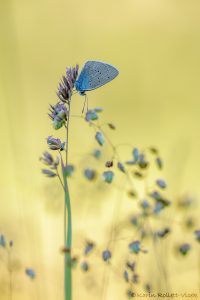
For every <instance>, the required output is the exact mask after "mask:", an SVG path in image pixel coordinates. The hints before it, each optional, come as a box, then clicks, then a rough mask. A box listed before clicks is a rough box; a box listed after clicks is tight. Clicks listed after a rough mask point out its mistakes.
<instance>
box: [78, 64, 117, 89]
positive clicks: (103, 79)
mask: <svg viewBox="0 0 200 300" xmlns="http://www.w3.org/2000/svg"><path fill="white" fill-rule="evenodd" d="M118 74H119V71H118V70H117V69H116V68H115V67H113V66H112V65H110V64H107V63H105V62H100V61H94V60H93V61H87V62H86V63H85V65H84V67H83V69H82V70H81V73H80V75H79V76H78V79H77V81H76V82H75V87H76V90H77V91H78V92H79V93H80V95H85V92H87V91H91V90H94V89H97V88H99V87H101V86H102V85H104V84H106V83H108V82H109V81H111V80H113V79H114V78H115V77H116V76H117V75H118Z"/></svg>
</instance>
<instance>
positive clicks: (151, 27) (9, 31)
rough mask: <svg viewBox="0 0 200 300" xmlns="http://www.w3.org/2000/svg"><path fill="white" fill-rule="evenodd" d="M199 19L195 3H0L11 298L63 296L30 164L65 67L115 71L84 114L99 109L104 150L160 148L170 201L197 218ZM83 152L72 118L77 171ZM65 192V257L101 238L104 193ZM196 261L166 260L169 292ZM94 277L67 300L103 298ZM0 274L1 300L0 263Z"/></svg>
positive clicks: (1, 224) (43, 200) (82, 133)
mask: <svg viewBox="0 0 200 300" xmlns="http://www.w3.org/2000/svg"><path fill="white" fill-rule="evenodd" d="M199 13H200V2H199V1H195V0H194V1H185V0H182V1H174V0H173V1H172V0H163V1H159V0H151V1H149V0H126V1H114V0H109V1H105V0H101V1H91V0H85V1H81V0H77V1H67V0H65V1H63V0H58V1H52V0H44V1H38V0H35V1H25V0H21V1H16V0H12V1H11V0H6V1H5V0H1V1H0V135H1V147H0V163H1V164H0V167H1V175H0V233H3V234H5V236H6V237H8V239H13V240H14V243H15V244H14V245H15V250H14V256H15V257H16V260H18V259H19V261H20V262H16V265H17V266H18V265H19V266H18V268H17V269H19V270H16V273H14V275H13V276H14V279H15V280H14V282H15V283H14V297H13V299H15V300H18V299H20V300H23V299H30V300H35V299H37V300H40V299H44V297H45V298H46V299H48V300H53V299H62V297H63V296H62V295H63V283H62V278H63V277H62V276H63V274H62V271H63V267H62V263H63V256H62V254H61V253H60V248H61V247H62V236H63V233H62V228H63V225H62V209H63V202H62V201H63V200H62V193H61V190H60V187H59V184H58V183H57V181H56V180H54V179H52V180H49V179H47V178H45V177H44V176H42V174H41V171H40V169H41V163H40V162H39V157H40V156H41V154H42V152H43V151H44V150H46V148H47V146H46V140H45V139H46V137H47V136H48V135H52V134H54V136H56V133H55V132H54V131H53V128H52V126H51V122H50V120H49V119H48V116H47V112H48V106H49V104H50V103H51V104H55V103H56V102H57V99H56V90H57V86H58V82H59V81H60V79H61V76H62V75H63V74H64V73H65V68H66V67H67V66H73V65H75V64H76V63H78V64H79V65H80V68H81V67H82V66H83V64H84V62H85V61H87V60H101V61H105V62H108V63H111V64H113V65H114V66H116V67H117V68H118V69H119V71H120V74H119V76H118V77H117V78H116V79H115V80H114V81H113V82H111V83H109V84H108V85H106V86H104V87H102V88H101V89H98V90H95V91H93V92H90V93H89V106H90V107H95V106H101V107H103V108H104V109H105V112H104V113H103V116H102V118H103V120H106V121H109V122H113V123H114V124H115V125H116V127H117V130H116V132H114V133H113V134H112V140H113V142H114V143H131V144H132V145H135V146H138V147H142V148H143V147H148V146H156V147H158V148H159V150H160V152H161V154H162V157H163V159H164V163H165V168H164V175H163V176H164V177H165V178H166V180H167V182H168V185H169V189H168V195H169V197H170V199H171V200H172V201H176V199H177V198H178V197H180V196H181V195H184V194H190V195H192V197H194V198H195V199H196V203H197V206H196V208H195V213H196V214H197V217H198V213H199V208H197V207H198V197H199V192H200V184H199V153H200V139H199V131H200V121H199V111H200V101H199V97H200V85H199V76H200V56H199V53H200V18H199ZM82 105H83V98H82V97H80V96H79V95H76V96H75V97H74V100H73V104H72V106H73V108H72V109H73V112H74V113H76V114H80V113H81V109H82ZM94 146H95V141H94V138H93V131H92V130H91V129H90V128H88V126H86V125H85V124H84V123H83V122H82V121H81V120H79V119H75V118H74V119H72V122H71V128H70V161H71V162H73V163H75V164H79V163H80V162H81V164H87V153H88V152H90V151H91V149H92V148H93V147H94ZM128 151H129V152H127V149H126V150H124V153H123V149H122V155H123V154H125V155H126V154H127V153H129V155H130V153H131V150H130V149H129V150H128ZM80 173H81V172H80ZM70 184H71V195H72V202H73V203H72V209H73V225H74V247H75V248H74V249H75V250H74V251H75V252H76V249H77V251H81V250H80V249H81V247H82V244H81V243H82V242H81V239H84V238H85V237H86V238H91V239H95V240H96V241H97V240H98V242H99V244H101V243H104V242H105V240H106V238H108V237H106V236H105V235H106V232H107V228H108V227H109V224H110V222H111V214H110V212H111V211H112V210H113V207H114V206H115V202H113V201H114V200H115V194H114V193H113V192H112V191H111V190H110V189H108V188H102V191H99V190H96V189H93V187H92V186H91V185H88V183H87V184H86V185H85V184H84V181H82V182H81V183H80V182H79V176H78V175H77V177H76V176H75V177H74V178H72V179H71V181H70ZM102 198H104V199H103V200H102ZM105 199H107V200H106V201H105ZM128 205H129V206H130V203H129V204H128ZM175 217H176V215H175V213H174V216H173V218H175ZM176 239H177V241H179V233H178V232H177V235H176V237H175V241H176ZM105 243H106V242H105ZM197 246H198V245H197ZM198 251H199V249H197V251H196V252H195V253H194V254H193V255H192V256H191V257H189V260H188V262H186V265H185V266H186V267H184V268H181V267H180V265H179V263H177V262H176V261H172V262H171V265H170V270H171V275H170V276H172V277H171V281H172V283H173V284H172V285H173V289H172V290H173V291H175V292H176V291H181V289H182V288H183V286H184V287H185V289H186V291H188V292H194V291H196V290H198V286H199V277H198V271H197V269H198V266H199V260H198V257H199V253H198ZM187 259H188V258H187ZM26 267H32V268H34V269H35V270H36V273H37V277H36V280H35V281H31V280H29V278H27V277H25V275H24V271H23V270H24V269H25V268H26ZM101 268H103V267H99V266H98V267H96V268H95V267H94V269H93V271H94V274H95V276H92V277H91V278H90V277H89V278H87V280H86V279H85V277H84V276H85V275H83V274H82V273H81V272H80V274H79V273H78V272H77V275H76V276H74V277H75V278H74V299H80V297H81V298H82V299H94V297H97V296H98V299H103V298H101V297H100V296H99V295H100V294H99V291H101V288H102V287H101V280H100V282H99V283H98V286H97V287H95V285H93V281H92V280H93V279H94V278H95V279H98V273H101ZM147 269H148V274H149V276H152V275H151V274H152V273H151V272H153V274H154V271H153V262H152V265H151V264H150V263H149V261H148V263H145V267H144V265H143V272H144V273H146V272H145V271H146V270H147ZM0 270H1V271H0V272H1V274H3V276H1V277H2V280H1V283H0V291H1V294H2V296H1V297H0V298H1V299H2V300H4V299H8V297H7V285H6V284H7V281H6V280H7V279H6V276H7V275H6V271H5V270H4V267H3V263H1V265H0ZM180 274H181V275H180ZM154 275H155V274H154ZM100 278H101V277H100ZM188 278H194V280H191V281H189V279H188ZM91 286H94V287H93V288H91ZM119 286H120V285H118V281H117V280H116V279H114V280H113V282H112V284H111V285H110V288H109V287H108V289H107V293H106V295H105V294H104V296H103V297H104V299H109V300H112V299H126V297H125V296H123V292H124V291H123V290H122V291H121V292H120V294H119V291H118V289H119ZM119 295H120V298H119ZM116 297H117V298H116Z"/></svg>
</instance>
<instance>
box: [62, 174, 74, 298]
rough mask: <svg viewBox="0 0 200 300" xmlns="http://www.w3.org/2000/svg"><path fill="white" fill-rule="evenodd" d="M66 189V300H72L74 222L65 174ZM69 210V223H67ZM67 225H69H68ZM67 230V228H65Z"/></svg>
mask: <svg viewBox="0 0 200 300" xmlns="http://www.w3.org/2000/svg"><path fill="white" fill-rule="evenodd" d="M63 180H64V188H65V216H64V218H65V220H64V222H65V225H67V232H66V234H65V248H66V251H65V258H64V262H65V263H64V275H65V279H64V285H65V300H71V299H72V274H71V246H72V222H71V205H70V195H69V189H68V184H67V178H66V176H65V174H63ZM66 210H67V222H66ZM66 223H67V224H66ZM65 228H66V226H65Z"/></svg>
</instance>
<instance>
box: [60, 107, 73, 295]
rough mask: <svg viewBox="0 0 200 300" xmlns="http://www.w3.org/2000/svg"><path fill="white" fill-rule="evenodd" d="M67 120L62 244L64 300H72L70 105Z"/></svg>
mask: <svg viewBox="0 0 200 300" xmlns="http://www.w3.org/2000/svg"><path fill="white" fill-rule="evenodd" d="M68 113H69V114H68V120H67V126H66V162H65V165H64V162H63V159H62V155H61V153H60V155H61V164H62V175H63V183H64V192H65V205H64V243H65V252H64V253H65V254H64V294H65V295H64V299H65V300H72V271H71V248H72V216H71V203H70V194H69V188H68V182H67V176H66V172H65V168H66V167H67V165H68V143H69V141H68V136H69V117H70V104H69V111H68Z"/></svg>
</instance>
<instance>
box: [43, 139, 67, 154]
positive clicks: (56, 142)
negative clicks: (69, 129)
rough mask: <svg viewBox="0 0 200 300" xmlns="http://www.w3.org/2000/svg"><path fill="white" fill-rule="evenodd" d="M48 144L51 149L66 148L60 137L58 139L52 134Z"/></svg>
mask: <svg viewBox="0 0 200 300" xmlns="http://www.w3.org/2000/svg"><path fill="white" fill-rule="evenodd" d="M47 144H48V145H49V148H50V149H51V150H61V151H62V150H64V148H65V143H62V142H61V140H60V139H56V138H54V137H52V136H48V138H47Z"/></svg>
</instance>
